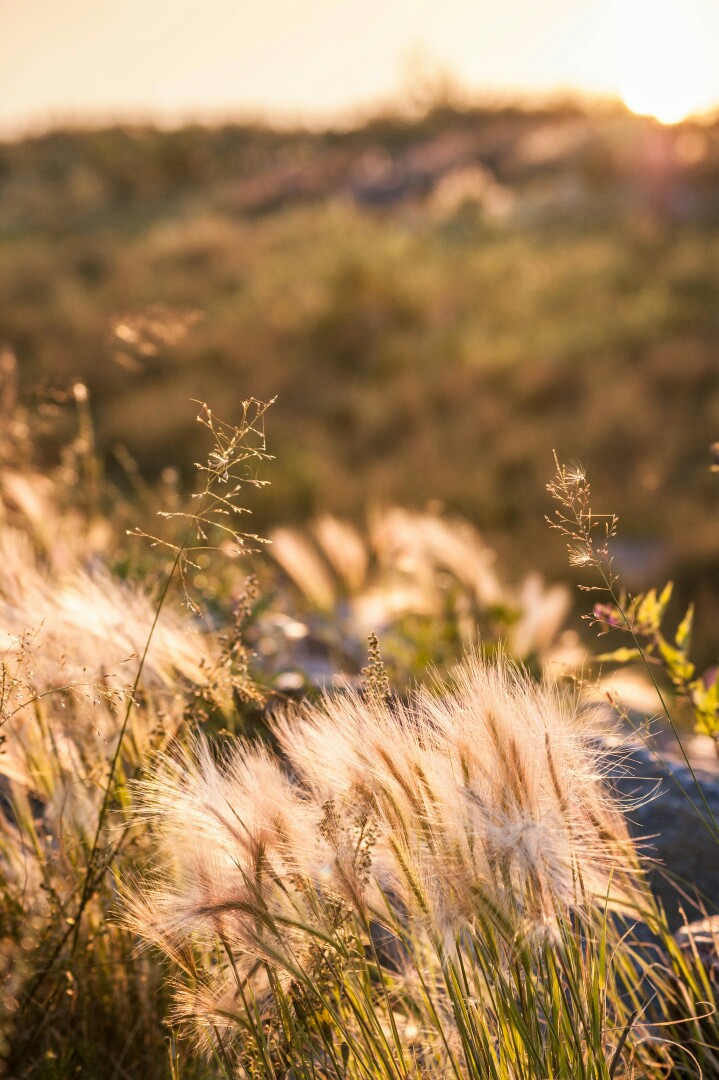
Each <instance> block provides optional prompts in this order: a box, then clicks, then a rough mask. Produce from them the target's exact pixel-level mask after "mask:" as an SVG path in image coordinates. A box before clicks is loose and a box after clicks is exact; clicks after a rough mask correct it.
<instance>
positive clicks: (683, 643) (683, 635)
mask: <svg viewBox="0 0 719 1080" xmlns="http://www.w3.org/2000/svg"><path fill="white" fill-rule="evenodd" d="M693 625H694V604H690V605H689V607H688V608H687V613H686V615H685V616H684V618H683V619H682V621H681V622H680V623H679V627H678V628H677V633H676V637H675V638H674V642H675V644H676V646H677V648H678V649H680V650H681V652H682V654H683V655H684V656H686V654H687V653H688V652H689V647H690V645H691V640H692V627H693Z"/></svg>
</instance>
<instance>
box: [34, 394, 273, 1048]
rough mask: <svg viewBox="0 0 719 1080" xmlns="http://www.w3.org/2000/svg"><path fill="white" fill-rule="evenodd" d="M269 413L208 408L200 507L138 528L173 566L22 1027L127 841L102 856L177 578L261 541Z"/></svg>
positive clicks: (253, 406)
mask: <svg viewBox="0 0 719 1080" xmlns="http://www.w3.org/2000/svg"><path fill="white" fill-rule="evenodd" d="M268 407H269V403H262V402H258V401H255V400H254V399H252V400H249V401H247V402H245V403H244V406H243V417H242V421H241V423H240V424H239V425H237V426H235V425H229V424H226V423H224V422H223V421H220V420H218V419H217V418H216V417H215V416H213V414H212V412H211V411H210V410H209V409H208V408H207V407H206V406H204V405H203V406H202V408H201V411H200V414H199V417H198V419H199V421H200V422H201V423H202V424H203V425H204V426H205V427H206V428H207V429H208V430H209V432H210V434H211V436H212V439H213V446H212V450H211V453H210V455H209V458H208V461H207V463H206V464H204V465H203V464H198V466H197V468H198V470H199V471H200V473H201V475H202V476H203V478H204V482H203V485H202V487H201V488H200V490H199V491H198V492H197V493H196V494H195V495H193V496H192V500H193V502H194V503H195V506H194V507H193V508H191V509H190V511H188V512H185V511H179V512H172V513H164V514H163V516H164V517H166V518H177V519H178V520H179V522H180V524H181V526H182V531H181V534H180V537H179V539H178V540H177V541H173V540H171V539H170V540H168V539H162V538H161V537H157V536H149V537H148V534H146V533H143V532H141V530H137V532H138V533H139V534H140V535H143V536H146V537H148V539H149V540H150V541H151V543H153V544H154V545H156V546H160V545H161V546H163V547H164V548H165V549H167V550H168V551H169V552H170V553H171V556H172V560H171V563H170V566H169V569H168V571H167V573H166V575H165V578H164V581H163V584H162V587H161V589H160V592H159V596H158V599H157V601H156V605H155V608H154V613H153V616H152V619H151V622H150V625H149V630H148V632H147V636H146V638H145V641H144V644H143V647H142V650H141V652H140V655H139V661H138V665H137V669H136V672H135V676H134V679H133V681H132V684H131V685H130V687H129V688H128V689H127V690H125V692H124V693H123V694H122V695H121V697H122V698H123V699H124V707H123V712H122V721H121V723H120V726H119V730H118V731H117V732H116V734H115V735H114V750H113V752H112V755H111V758H110V762H109V767H108V771H107V775H106V777H105V779H104V781H103V785H102V798H101V801H100V806H99V810H98V812H97V819H96V822H95V825H94V829H93V831H92V833H91V839H90V840H89V843H88V844H87V846H86V848H85V868H84V872H83V874H82V877H81V880H80V882H79V883H78V887H77V891H76V894H75V897H74V902H73V903H72V905H71V906H70V905H69V904H66V905H65V910H64V916H65V929H64V930H63V931H62V933H61V934H60V936H59V937H58V938H57V940H56V942H55V943H54V945H53V946H52V947H51V948H50V949H49V951H47V950H44V949H43V947H42V946H41V947H40V949H39V950H38V951H39V955H40V956H41V957H42V963H41V966H39V967H38V968H37V969H36V971H35V972H34V974H33V975H32V977H31V978H30V979H29V981H28V982H27V984H26V986H25V988H24V992H23V996H22V999H21V1002H20V1010H19V1013H18V1017H17V1019H18V1023H21V1022H22V1016H23V1014H24V1011H25V1010H26V1009H27V1008H29V1007H30V1006H33V1005H34V1004H35V1002H36V1001H37V1000H38V995H39V993H40V991H41V990H42V988H43V986H44V984H45V983H46V981H47V980H48V979H49V978H50V977H51V976H55V975H57V968H58V963H59V961H60V959H61V958H62V957H63V954H64V952H65V949H66V946H67V944H68V942H69V943H70V948H69V952H68V953H67V957H66V959H67V962H68V963H69V962H70V961H71V960H72V957H73V955H74V953H75V951H76V949H77V946H78V942H79V938H80V932H81V926H82V920H83V916H84V914H85V912H86V909H87V907H88V904H89V902H90V900H91V899H92V897H93V896H94V895H95V893H96V892H97V890H98V889H99V887H100V885H101V883H102V881H103V880H104V878H105V875H106V873H107V871H108V869H109V868H110V867H111V866H112V865H113V863H114V862H115V860H116V859H117V857H118V855H119V854H120V852H121V849H122V847H123V846H124V844H125V841H126V839H127V836H128V833H129V829H130V826H129V823H128V822H127V821H126V822H124V823H123V824H122V825H121V826H120V828H119V831H118V836H117V838H116V839H115V840H114V841H113V843H112V844H110V845H109V846H108V850H107V851H101V847H102V841H103V835H104V833H105V832H106V827H107V820H108V814H109V812H110V809H111V807H112V804H113V801H114V800H115V798H116V797H117V795H118V787H117V776H118V772H119V769H120V763H121V759H122V756H123V753H124V748H125V740H126V736H127V733H128V729H129V725H130V721H131V717H132V714H133V710H135V709H137V708H138V707H139V694H140V691H141V687H142V680H143V676H144V674H145V671H146V667H147V663H148V658H149V656H150V651H151V649H152V648H153V642H154V639H155V635H156V633H157V630H158V626H159V623H160V618H161V616H162V613H163V610H164V608H165V604H166V601H167V598H168V595H169V593H170V589H171V586H172V585H173V582H174V581H175V580H176V578H177V577H178V576H181V577H182V578H183V581H184V580H185V575H186V571H187V568H188V567H192V566H193V565H194V563H193V556H194V553H195V552H196V551H197V550H198V549H200V548H201V549H203V550H204V549H205V548H207V547H209V546H210V544H212V543H215V542H216V540H217V537H218V535H219V537H220V538H221V539H222V540H223V542H224V543H225V544H228V543H231V544H232V545H233V547H234V549H235V550H237V551H239V550H246V549H249V547H250V546H251V544H252V543H253V542H259V538H258V537H254V536H250V535H248V534H246V533H243V532H241V531H240V530H239V529H238V527H237V525H236V521H235V518H236V517H237V515H240V514H242V513H244V512H245V511H244V509H243V508H242V507H241V506H240V505H239V502H238V497H239V495H240V493H241V491H242V490H243V488H244V487H245V486H246V485H247V484H251V485H261V484H262V483H263V481H260V480H258V479H257V478H256V477H255V476H254V475H253V473H252V471H251V467H252V465H253V463H256V462H258V461H260V460H262V459H264V458H266V457H267V454H266V452H265V440H264V428H263V418H264V413H265V411H266V409H267V408H268ZM193 541H194V542H193ZM185 597H186V600H187V602H188V604H189V605H190V606H191V607H192V608H193V610H198V609H197V608H196V607H195V605H194V604H193V602H192V601H191V599H190V597H189V593H188V592H187V591H185ZM123 777H124V774H123ZM123 782H124V780H123ZM126 801H127V800H126V798H125V797H124V795H123V797H122V799H121V802H122V803H123V804H124V803H126ZM59 992H60V983H59V981H58V982H56V985H55V986H54V988H53V989H52V990H51V992H50V995H49V997H47V998H46V999H45V1001H44V1011H45V1012H46V1013H47V1012H49V1009H50V1006H51V1005H52V1003H53V1001H54V999H55V997H56V995H57V994H58V993H59ZM38 1022H40V1021H38ZM35 1030H36V1029H35V1028H31V1029H30V1030H29V1032H25V1034H24V1036H23V1041H24V1042H32V1039H33V1037H34V1032H35Z"/></svg>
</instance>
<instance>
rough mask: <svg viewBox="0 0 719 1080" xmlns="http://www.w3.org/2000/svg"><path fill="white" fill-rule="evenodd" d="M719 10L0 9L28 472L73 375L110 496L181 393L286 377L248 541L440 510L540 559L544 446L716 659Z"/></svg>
mask: <svg viewBox="0 0 719 1080" xmlns="http://www.w3.org/2000/svg"><path fill="white" fill-rule="evenodd" d="M718 10H719V9H717V7H716V5H715V4H714V3H713V2H712V0H693V2H690V0H686V2H684V3H681V4H679V3H674V2H673V0H655V2H653V3H648V2H646V0H616V3H608V2H598V0H582V2H579V0H573V2H572V3H569V2H564V0H551V2H550V0H546V2H543V3H542V4H536V3H531V2H529V0H515V2H512V3H508V4H504V5H496V4H491V3H472V4H470V3H466V2H464V0H454V2H452V3H445V4H442V5H438V4H430V3H421V2H417V3H414V4H402V3H400V2H399V0H393V2H391V3H386V2H385V3H382V4H379V3H377V4H374V3H371V4H365V5H361V6H360V5H358V4H354V3H339V2H332V3H330V2H327V0H304V2H302V3H298V2H292V3H290V2H277V3H274V4H266V5H261V6H258V5H249V4H245V3H236V2H234V0H233V2H230V0H209V2H208V3H205V4H202V5H197V4H194V3H189V2H183V3H174V4H172V5H171V4H169V3H165V2H164V0H154V2H152V3H149V4H148V3H147V2H145V3H142V4H141V3H139V2H137V3H136V2H134V0H131V2H128V3H124V4H118V3H116V2H113V0H103V2H98V0H93V2H88V0H62V2H58V0H53V2H52V3H50V2H46V0H26V2H24V3H22V4H21V3H16V2H14V0H11V2H10V3H5V4H3V6H2V10H1V11H0V102H1V103H2V104H1V105H0V121H1V122H2V125H3V130H4V141H3V142H2V143H1V144H0V343H2V346H3V349H4V353H5V357H6V361H7V362H8V363H10V362H11V360H10V359H9V358H10V357H15V359H16V362H17V365H18V369H19V372H20V377H21V386H22V391H23V393H24V394H25V395H26V397H27V399H28V401H35V402H37V404H38V407H39V408H40V412H41V415H45V416H46V417H47V424H46V426H45V429H44V434H43V448H44V451H43V452H44V453H45V454H46V456H47V460H48V462H52V461H53V455H57V453H58V447H60V446H61V445H62V444H63V440H64V439H66V436H67V431H68V425H69V424H70V423H71V420H70V418H68V417H65V414H64V413H63V409H62V407H61V405H58V404H57V401H58V400H59V399H57V398H56V396H55V397H54V396H53V395H54V393H55V391H57V390H61V391H62V390H65V389H68V388H70V387H72V386H73V385H74V384H75V383H76V382H78V381H81V382H82V383H83V384H85V385H86V386H87V388H88V390H89V394H90V401H91V407H92V413H93V417H94V423H95V438H96V440H97V446H98V448H99V450H100V452H101V454H102V455H103V457H104V460H105V462H106V467H107V469H108V471H109V473H110V474H111V475H113V476H115V477H117V479H118V482H119V483H122V482H123V476H125V475H126V473H127V467H128V461H130V460H132V461H133V462H136V463H137V466H138V468H139V470H140V473H141V475H143V476H145V477H147V478H150V479H153V478H156V477H158V476H159V475H161V474H162V471H163V470H164V469H167V468H168V467H169V466H172V467H177V468H179V469H180V470H181V472H182V475H188V476H189V474H190V473H191V471H192V465H193V462H194V461H196V460H198V458H200V457H201V454H202V447H201V445H200V443H199V439H200V433H199V431H198V429H197V425H196V424H195V419H194V418H195V414H196V405H195V404H193V401H194V400H197V399H199V400H202V401H207V402H208V403H209V404H210V405H211V406H212V407H213V408H214V409H216V410H217V411H218V412H219V413H220V414H221V415H224V416H227V417H228V418H229V419H232V417H233V414H235V413H237V411H238V410H239V408H240V403H241V402H242V400H244V399H245V398H247V397H249V396H253V395H254V396H256V397H259V398H270V397H274V396H276V397H277V401H276V404H275V405H274V406H273V408H272V410H271V413H270V414H269V415H268V438H269V449H270V450H271V452H272V453H273V454H274V455H275V461H274V462H272V463H270V464H268V465H267V466H266V467H265V470H264V473H263V475H264V476H265V478H266V479H268V480H270V481H271V485H270V486H269V487H268V488H266V489H264V490H263V491H262V492H261V493H260V494H258V495H257V497H256V498H255V499H254V502H253V509H254V512H255V514H256V522H255V524H256V527H257V528H258V529H260V530H267V529H270V528H273V527H276V526H277V525H283V524H290V523H302V522H307V521H309V520H310V519H312V518H314V517H315V516H316V515H318V514H320V513H322V512H325V511H331V512H333V513H335V514H339V515H342V516H344V517H347V518H348V519H349V520H352V521H355V522H357V521H360V520H361V519H362V518H363V516H364V514H365V513H366V510H367V507H372V506H381V505H385V506H386V505H394V504H400V505H403V506H407V507H410V508H414V509H424V508H427V507H429V508H430V509H431V510H433V511H437V510H439V509H440V508H444V509H445V510H446V512H448V513H451V514H460V515H462V516H464V517H465V518H467V519H468V520H469V521H470V522H472V523H473V524H474V525H475V526H476V527H478V528H479V529H480V530H481V532H482V533H483V534H484V535H485V537H486V538H488V540H489V542H490V543H491V544H492V546H493V547H494V548H495V550H497V552H498V553H499V558H500V560H501V562H502V563H503V564H504V565H505V566H506V567H508V568H509V570H508V572H509V573H510V574H515V575H517V576H519V575H521V574H523V573H524V572H525V571H526V570H527V569H528V568H530V567H532V568H537V569H540V570H541V571H543V572H544V573H545V574H546V575H548V576H549V577H550V578H552V579H558V578H560V577H566V576H567V574H568V571H567V570H566V567H565V553H564V551H563V549H562V545H561V543H560V542H558V541H557V540H556V538H555V537H553V536H552V535H551V534H549V533H548V531H547V528H546V524H545V521H544V514H545V512H546V511H547V505H548V500H547V495H546V491H545V485H546V482H547V481H548V480H549V479H550V477H551V474H552V470H553V462H552V451H553V450H555V449H556V451H557V453H558V454H559V455H560V457H561V458H562V459H565V460H566V459H574V458H576V459H580V460H581V461H583V462H584V463H585V464H586V465H587V467H588V470H589V475H590V477H591V479H592V481H593V485H594V491H595V500H596V508H597V509H599V510H607V511H609V510H611V511H614V512H616V513H618V514H619V517H620V540H619V541H618V542H617V543H616V545H615V549H614V550H615V555H616V559H617V565H618V568H619V570H620V571H621V573H622V575H623V579H624V581H625V583H626V584H627V585H628V586H629V587H631V588H642V587H644V586H647V585H649V584H656V583H657V582H658V581H659V580H660V579H662V578H666V577H672V578H673V579H674V580H675V582H676V584H677V588H676V591H675V602H676V606H677V611H679V610H680V609H682V606H683V605H685V602H686V600H687V598H689V597H691V598H694V599H696V600H697V601H698V605H699V612H698V618H697V628H698V631H697V632H698V638H697V648H698V650H699V654H700V656H701V657H703V658H704V659H705V660H707V661H708V659H709V658H710V656H711V655H713V652H715V651H716V649H717V647H718V646H719V639H718V635H717V631H716V629H714V628H713V627H712V622H713V620H712V612H713V611H714V609H715V605H716V603H717V601H719V545H718V543H717V524H718V521H719V516H718V514H717V479H716V477H715V476H713V475H712V474H711V472H710V470H709V466H710V463H711V458H710V454H709V446H710V444H711V443H712V442H713V441H714V440H715V439H717V438H719V349H718V345H719V122H718V121H717V119H716V111H715V108H716V104H717V102H719V74H718V73H719V63H718V62H717V60H719V14H718ZM640 114H642V115H640ZM43 410H44V413H43Z"/></svg>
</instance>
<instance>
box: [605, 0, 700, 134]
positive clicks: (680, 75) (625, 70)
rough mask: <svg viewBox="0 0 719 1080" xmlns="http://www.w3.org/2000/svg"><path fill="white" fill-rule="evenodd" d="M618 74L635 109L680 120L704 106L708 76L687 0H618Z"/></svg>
mask: <svg viewBox="0 0 719 1080" xmlns="http://www.w3.org/2000/svg"><path fill="white" fill-rule="evenodd" d="M613 8H614V28H615V38H616V62H617V74H618V77H619V87H620V92H621V95H622V97H623V99H624V101H625V102H626V104H627V106H628V107H629V108H630V109H631V110H632V112H635V113H639V114H640V115H642V116H654V117H656V118H657V120H659V121H661V123H663V124H676V123H679V122H680V121H681V120H684V119H685V118H686V117H687V116H689V115H690V114H691V113H693V112H696V111H697V110H699V109H701V108H702V106H704V105H705V104H706V100H707V97H708V75H707V72H706V66H705V62H704V56H703V53H702V44H701V35H700V33H699V30H698V28H697V26H696V25H695V22H694V19H693V15H692V9H691V5H689V4H687V3H686V0H614V3H613Z"/></svg>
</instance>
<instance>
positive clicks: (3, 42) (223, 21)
mask: <svg viewBox="0 0 719 1080" xmlns="http://www.w3.org/2000/svg"><path fill="white" fill-rule="evenodd" d="M662 8H666V9H667V10H670V9H671V11H672V12H673V17H675V18H676V17H677V13H678V15H679V17H680V18H681V20H683V22H682V27H681V29H682V33H680V34H678V33H675V27H674V24H673V23H672V22H671V19H670V20H669V21H668V22H667V23H666V25H665V26H664V30H663V34H661V35H660V36H659V37H657V36H656V34H655V29H656V27H655V23H656V21H657V20H656V19H655V18H654V16H653V14H652V12H656V11H658V10H659V9H662ZM674 8H676V11H674ZM627 12H629V16H630V17H629V18H624V15H625V14H626V13H627ZM686 12H689V13H690V15H691V25H689V23H687V20H686V18H685V14H683V13H686ZM684 23H686V25H684ZM677 41H679V42H683V45H682V47H683V48H684V51H685V54H686V52H687V49H688V50H689V55H683V56H682V57H681V58H680V62H679V64H678V66H676V65H675V64H674V55H673V51H672V50H674V49H675V45H674V44H673V43H674V42H677ZM667 49H669V55H668V56H667V55H665V54H666V50H667ZM662 50H664V52H662ZM643 65H644V66H649V67H651V66H652V65H653V66H654V74H653V76H652V77H653V79H654V81H655V83H659V82H664V83H665V82H666V79H670V80H671V79H672V78H675V79H677V80H683V81H684V84H685V88H686V83H687V80H689V83H691V84H692V85H691V86H690V88H689V89H690V91H691V93H689V92H686V93H685V94H684V97H687V98H688V100H691V102H693V103H694V104H693V106H692V107H697V108H707V107H709V106H711V105H715V104H718V103H719V0H359V2H358V0H0V130H2V132H3V133H4V134H21V133H23V132H25V131H28V130H36V129H41V128H45V127H49V126H52V125H53V124H56V123H63V122H68V121H69V122H72V123H87V122H90V123H100V122H105V121H108V120H115V119H153V120H155V121H157V122H160V123H177V122H180V121H183V120H186V119H213V118H226V117H230V116H237V115H248V114H250V115H257V114H260V115H265V116H267V115H269V116H272V117H275V118H276V117H285V118H287V119H291V120H294V119H303V120H310V121H311V120H318V121H323V120H325V119H331V118H336V117H342V116H347V115H350V114H352V113H356V112H358V111H361V110H366V109H368V108H371V107H372V106H374V105H377V104H378V103H381V102H385V101H387V100H389V99H391V98H393V97H396V96H398V95H400V94H401V93H402V92H403V91H406V90H407V88H408V87H410V86H411V85H412V84H413V83H416V82H417V80H418V75H420V76H421V75H422V74H432V73H438V72H447V73H449V74H450V75H451V76H452V77H453V78H454V79H456V80H457V82H458V83H460V84H461V85H463V86H464V87H466V88H467V89H468V90H470V91H478V92H480V93H483V94H487V93H490V94H495V95H506V94H516V92H517V91H519V92H521V93H525V94H526V93H531V92H536V91H542V92H543V93H553V92H556V91H563V90H567V89H570V90H579V91H581V92H588V93H590V94H600V95H609V96H616V95H617V94H618V93H619V92H620V90H621V87H622V85H623V81H622V80H624V82H625V83H626V80H627V78H629V79H630V81H631V78H632V77H634V81H635V83H636V82H637V81H638V83H639V93H638V95H637V94H636V93H635V97H637V100H639V98H641V96H642V95H641V91H642V90H643V89H646V87H645V85H644V82H643V81H642V80H643V78H644V75H643V72H644V67H643ZM637 71H638V72H639V78H638V79H637V77H636V72H637ZM692 80H694V81H695V82H696V84H697V85H696V87H695V86H694V85H693V83H692ZM635 89H636V88H635ZM655 92H656V93H658V92H659V91H658V90H657V91H655ZM625 96H626V95H625ZM645 96H646V95H645ZM695 99H696V100H695ZM649 100H650V102H651V100H652V97H651V92H650V93H649ZM682 100H683V99H682ZM682 108H683V105H682ZM650 109H651V104H650ZM670 111H671V109H669V110H668V112H670Z"/></svg>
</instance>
